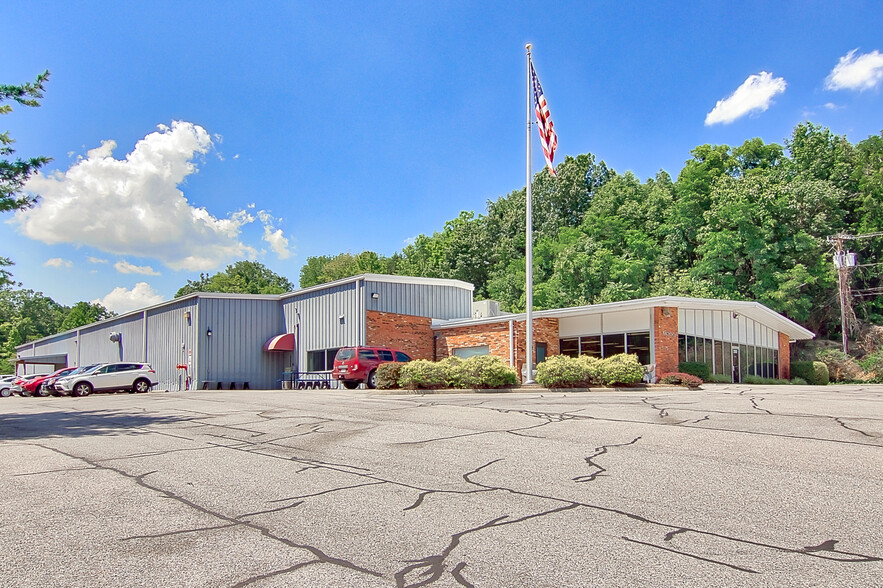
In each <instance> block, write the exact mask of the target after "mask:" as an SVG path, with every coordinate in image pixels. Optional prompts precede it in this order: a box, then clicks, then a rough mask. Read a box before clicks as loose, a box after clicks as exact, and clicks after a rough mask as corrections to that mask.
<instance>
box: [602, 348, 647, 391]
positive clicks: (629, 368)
mask: <svg viewBox="0 0 883 588" xmlns="http://www.w3.org/2000/svg"><path fill="white" fill-rule="evenodd" d="M643 378H644V366H642V365H641V362H639V361H638V356H637V355H626V354H625V353H619V354H617V355H613V356H611V357H607V358H604V359H602V360H601V363H600V379H601V381H602V382H603V383H604V384H605V385H607V386H614V385H616V384H635V383H637V382H640V381H641V380H642V379H643Z"/></svg>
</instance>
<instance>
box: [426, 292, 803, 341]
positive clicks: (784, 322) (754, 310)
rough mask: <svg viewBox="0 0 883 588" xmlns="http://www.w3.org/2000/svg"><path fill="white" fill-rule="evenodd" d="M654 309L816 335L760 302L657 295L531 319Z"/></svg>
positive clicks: (435, 324) (447, 325)
mask: <svg viewBox="0 0 883 588" xmlns="http://www.w3.org/2000/svg"><path fill="white" fill-rule="evenodd" d="M657 306H668V307H675V308H678V309H685V310H686V309H690V310H723V311H727V312H735V313H737V314H742V315H744V316H746V317H748V318H752V319H754V320H756V321H758V322H761V323H763V324H765V325H768V326H770V327H772V328H774V329H776V330H777V331H779V332H780V333H785V334H786V335H788V338H789V339H795V340H801V339H812V338H814V337H815V336H816V335H815V333H813V332H812V331H810V330H808V329H805V328H804V327H802V326H800V325H798V324H797V323H795V322H794V321H792V320H791V319H789V318H786V317H784V316H782V315H781V314H779V313H778V312H776V311H774V310H771V309H769V308H767V307H766V306H764V305H763V304H761V303H759V302H751V301H746V300H718V299H715V298H689V297H686V296H656V297H653V298H638V299H636V300H623V301H621V302H605V303H603V304H589V305H586V306H572V307H568V308H555V309H551V310H536V311H534V313H533V318H535V319H537V318H569V317H577V316H590V315H597V314H604V313H610V312H624V311H627V310H640V309H650V308H654V307H657ZM526 318H527V315H526V313H523V312H522V313H518V314H501V315H498V316H494V317H483V318H468V319H450V320H443V319H434V320H433V321H432V328H433V329H434V330H441V329H451V328H455V327H465V326H471V325H484V324H493V323H500V322H504V321H510V320H514V321H524V320H525V319H526Z"/></svg>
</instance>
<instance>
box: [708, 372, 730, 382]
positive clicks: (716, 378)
mask: <svg viewBox="0 0 883 588" xmlns="http://www.w3.org/2000/svg"><path fill="white" fill-rule="evenodd" d="M705 381H706V382H712V383H714V384H732V383H733V376H725V375H723V374H708V378H706V379H705Z"/></svg>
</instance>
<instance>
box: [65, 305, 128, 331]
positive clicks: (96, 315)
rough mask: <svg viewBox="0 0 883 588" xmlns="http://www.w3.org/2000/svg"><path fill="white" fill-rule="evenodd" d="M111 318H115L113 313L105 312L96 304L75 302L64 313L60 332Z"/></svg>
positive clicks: (105, 310) (104, 309) (102, 307)
mask: <svg viewBox="0 0 883 588" xmlns="http://www.w3.org/2000/svg"><path fill="white" fill-rule="evenodd" d="M113 316H116V313H115V312H112V311H110V310H107V309H106V308H104V306H102V305H101V304H99V303H97V302H77V303H76V304H74V305H73V306H72V307H71V308H70V309H68V310H67V312H66V313H65V316H64V320H62V322H61V330H62V331H69V330H70V329H76V328H77V327H82V326H83V325H88V324H91V323H95V322H98V321H103V320H104V319H108V318H111V317H113Z"/></svg>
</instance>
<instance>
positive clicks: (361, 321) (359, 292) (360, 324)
mask: <svg viewBox="0 0 883 588" xmlns="http://www.w3.org/2000/svg"><path fill="white" fill-rule="evenodd" d="M364 282H365V278H359V279H358V280H356V303H357V307H358V311H357V312H356V315H357V318H356V320H357V322H356V329H357V337H358V345H366V344H367V343H365V340H366V336H365V296H364V292H363V286H364Z"/></svg>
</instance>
